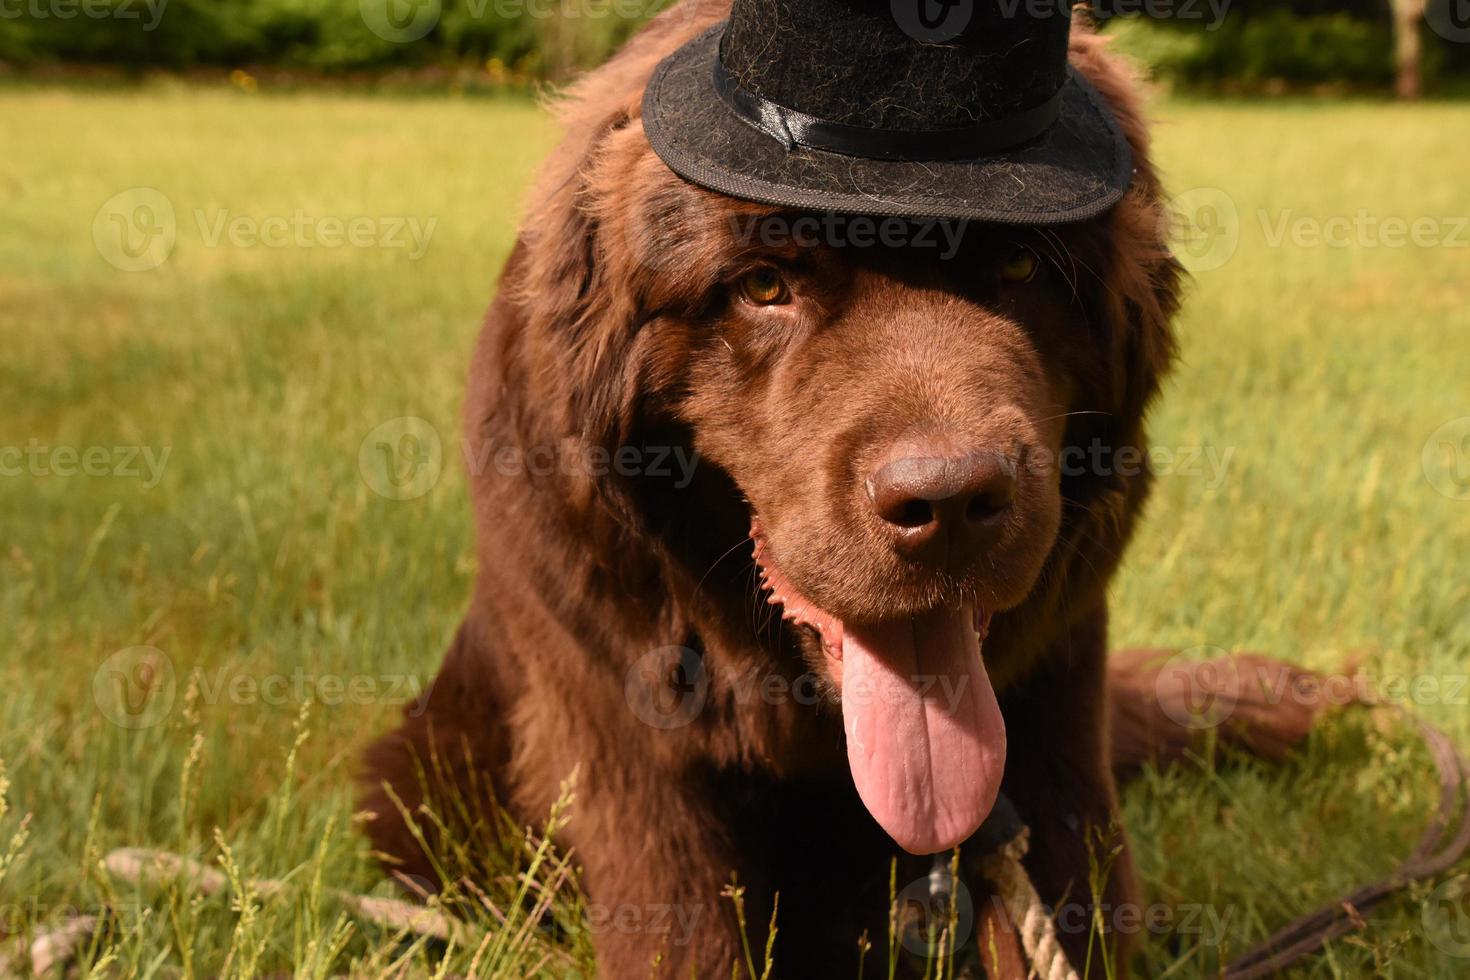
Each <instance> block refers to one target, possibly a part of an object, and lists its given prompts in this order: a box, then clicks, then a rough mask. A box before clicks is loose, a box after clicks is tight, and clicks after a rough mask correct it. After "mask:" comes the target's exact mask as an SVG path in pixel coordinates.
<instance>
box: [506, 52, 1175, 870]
mask: <svg viewBox="0 0 1470 980" xmlns="http://www.w3.org/2000/svg"><path fill="white" fill-rule="evenodd" d="M650 37H651V38H652V40H649V39H648V38H644V39H641V40H642V44H641V46H640V44H639V43H635V44H634V45H633V46H632V48H631V49H630V50H629V52H627V53H625V54H624V55H623V56H622V57H621V58H620V59H619V60H618V61H615V62H614V63H613V64H612V65H610V66H609V67H608V68H606V69H604V70H603V72H602V73H599V74H600V76H601V77H599V76H594V81H595V82H596V83H597V85H598V87H599V90H603V91H605V90H606V87H607V86H608V84H609V80H611V81H612V84H613V87H614V88H616V87H617V80H618V79H619V78H620V77H621V76H620V73H621V75H626V76H627V80H628V81H629V82H631V83H632V84H631V85H630V86H629V91H628V92H625V93H624V94H623V96H624V97H623V98H622V99H620V100H616V105H612V104H611V102H612V101H613V100H609V99H608V98H606V97H598V98H593V97H591V96H590V94H589V92H590V89H588V88H584V91H583V98H582V99H581V100H579V101H577V102H576V103H574V105H575V107H576V112H578V113H581V114H583V115H584V116H585V118H579V117H575V116H574V118H573V120H572V122H573V126H574V127H577V128H580V129H582V130H584V131H585V132H586V133H587V134H588V135H587V136H586V138H585V140H584V141H583V142H580V143H578V142H576V141H574V142H573V143H572V144H571V145H570V146H569V147H564V148H563V150H562V154H561V157H560V158H558V159H557V160H556V161H554V162H553V165H552V167H551V168H550V170H549V172H548V173H547V175H546V177H545V178H544V181H543V184H542V185H541V190H540V192H539V194H538V200H537V202H536V204H535V205H534V206H533V209H534V211H535V213H537V214H538V216H539V220H540V221H541V222H542V224H541V225H540V227H532V228H531V229H529V232H528V234H529V236H530V237H529V239H528V241H527V246H526V248H527V257H526V260H525V261H526V272H525V274H524V275H522V276H521V277H520V279H519V290H518V297H519V303H520V305H521V307H522V309H523V310H524V312H525V316H526V319H527V321H528V322H529V324H530V325H531V328H532V329H534V330H539V331H544V332H545V333H546V335H547V343H548V344H552V345H554V346H557V347H558V348H559V349H561V350H563V351H565V352H566V354H565V359H564V361H563V363H562V364H561V365H559V367H558V370H559V371H560V372H561V379H560V383H561V385H562V390H563V391H564V393H565V396H566V397H565V403H564V410H565V413H566V414H565V420H566V424H567V426H568V427H570V428H573V429H574V430H575V431H576V432H578V433H579V434H580V435H581V436H582V437H585V438H587V439H590V440H593V441H596V442H599V443H601V444H603V445H604V446H605V447H607V449H608V451H614V452H615V451H616V448H617V447H618V446H619V445H622V444H626V443H628V442H629V441H634V442H636V441H638V439H639V438H640V435H639V433H640V430H642V431H647V430H649V429H650V428H658V429H660V430H661V431H673V430H677V431H679V432H681V433H684V434H685V438H687V440H688V441H689V443H690V444H691V445H690V447H689V448H690V449H692V450H693V451H695V452H697V453H698V457H699V466H700V467H701V469H702V470H703V471H704V472H705V473H706V474H709V473H713V474H716V475H717V480H718V482H719V483H720V484H721V485H722V486H725V487H727V488H728V491H729V497H730V498H731V499H730V501H729V505H730V507H732V508H737V509H738V510H739V514H738V517H737V519H738V520H739V522H740V531H739V533H741V534H744V533H747V531H748V533H749V535H750V537H751V538H752V544H751V549H752V550H753V552H754V557H755V560H756V562H757V565H758V568H759V571H760V576H761V582H760V587H761V588H762V589H764V590H765V593H766V595H767V596H768V597H769V598H770V599H771V600H772V601H774V602H775V603H778V604H779V605H780V606H781V607H782V611H783V614H784V616H785V617H786V618H787V619H788V620H791V621H793V622H796V623H799V624H802V627H803V630H802V631H801V632H802V633H803V635H804V636H805V643H806V646H807V649H808V653H809V655H810V656H811V658H812V659H813V660H814V661H816V662H817V663H818V664H819V669H821V670H823V671H825V672H826V673H827V674H828V676H829V677H830V678H831V680H832V682H833V686H834V688H840V689H842V700H843V707H844V714H845V716H846V719H847V728H848V742H849V756H850V758H854V761H853V773H854V776H855V778H856V779H857V782H858V787H859V790H860V791H862V793H863V796H864V799H865V800H866V801H867V802H868V805H869V808H870V809H872V810H873V812H874V815H875V816H876V817H878V819H879V821H880V822H881V823H883V824H884V826H885V827H887V828H888V829H889V830H890V832H891V833H893V835H894V836H895V838H897V839H898V840H899V841H900V843H903V844H904V845H905V846H906V847H908V848H909V849H910V850H914V851H930V850H937V849H939V848H940V847H943V846H948V845H949V844H951V843H954V842H955V841H956V840H958V839H959V838H960V837H962V836H963V835H964V834H967V833H968V832H969V831H970V830H973V824H974V823H975V822H977V813H978V815H979V816H983V812H981V811H983V810H985V809H988V808H989V805H990V798H993V795H994V790H995V788H996V786H998V781H999V767H1000V765H1001V761H1000V760H1001V758H1002V757H1003V748H1004V734H1003V727H1002V726H1001V724H1000V719H999V713H998V710H997V708H996V699H995V695H994V693H993V691H992V689H991V685H990V682H989V680H988V679H987V676H986V667H987V665H986V664H984V663H983V662H982V658H981V657H980V656H979V650H980V643H981V641H982V640H983V638H984V635H985V633H986V630H987V628H988V626H989V623H990V619H991V617H992V616H993V615H994V614H996V613H1004V612H1006V611H1008V610H1014V609H1017V608H1018V607H1022V606H1023V605H1024V604H1026V603H1027V602H1028V599H1031V598H1033V597H1034V596H1035V595H1037V594H1038V593H1041V592H1045V591H1046V589H1045V588H1042V587H1040V586H1039V584H1038V583H1039V582H1040V581H1041V580H1042V579H1043V578H1051V579H1054V580H1055V581H1053V582H1052V583H1051V586H1050V587H1051V588H1052V590H1053V591H1055V589H1056V588H1058V587H1059V586H1058V585H1057V583H1058V582H1061V581H1064V580H1065V579H1066V578H1067V576H1068V575H1069V574H1070V573H1071V571H1072V568H1071V564H1072V558H1073V557H1074V555H1073V554H1072V553H1071V552H1072V551H1074V550H1075V548H1076V545H1077V543H1078V542H1079V541H1085V540H1089V538H1090V539H1092V540H1093V541H1097V540H1102V541H1104V542H1108V541H1112V542H1113V544H1115V545H1120V544H1121V540H1115V539H1117V538H1118V537H1119V535H1120V531H1119V530H1118V528H1117V527H1116V526H1113V527H1109V526H1108V525H1110V524H1114V525H1115V524H1117V523H1118V522H1119V515H1118V514H1117V513H1116V512H1114V511H1116V509H1117V507H1116V502H1117V501H1119V500H1123V499H1132V500H1135V502H1136V498H1138V497H1139V494H1138V492H1137V490H1136V488H1135V487H1133V486H1131V485H1130V482H1136V480H1137V477H1136V476H1135V475H1134V474H1132V473H1130V472H1121V471H1119V470H1118V469H1117V468H1116V467H1112V466H1110V465H1108V463H1107V462H1106V460H1102V459H1100V457H1099V452H1098V447H1102V448H1103V449H1104V450H1107V449H1116V448H1118V447H1122V446H1138V445H1139V444H1140V442H1141V425H1142V417H1143V412H1144V410H1145V407H1146V405H1147V403H1148V401H1149V399H1150V398H1151V397H1152V395H1153V394H1154V392H1155V390H1156V388H1157V384H1158V380H1159V376H1160V374H1161V372H1162V371H1163V369H1164V368H1165V366H1166V364H1167V361H1168V359H1169V357H1170V355H1171V353H1172V341H1171V338H1170V333H1169V329H1168V319H1169V317H1170V315H1171V314H1172V312H1173V309H1174V303H1175V292H1176V288H1177V273H1176V268H1175V266H1174V264H1173V263H1172V261H1171V259H1170V258H1169V255H1168V251H1167V248H1166V247H1165V245H1164V243H1163V241H1162V240H1161V230H1162V229H1161V224H1162V223H1161V221H1160V213H1159V206H1158V205H1159V201H1158V197H1159V190H1158V186H1157V183H1156V180H1155V177H1154V175H1153V172H1152V170H1151V169H1150V166H1149V163H1148V156H1147V147H1146V145H1145V142H1144V131H1143V127H1142V124H1141V122H1140V120H1139V117H1138V114H1137V111H1136V109H1137V107H1136V106H1135V105H1134V103H1133V100H1132V97H1131V95H1130V94H1129V93H1130V92H1131V80H1130V79H1128V78H1127V77H1126V76H1125V74H1124V73H1123V72H1122V70H1121V69H1120V68H1119V67H1118V66H1116V65H1115V64H1114V63H1112V62H1111V61H1110V60H1108V59H1107V58H1106V57H1105V56H1104V55H1103V53H1102V51H1101V47H1100V45H1098V44H1097V43H1096V41H1095V39H1093V38H1091V37H1089V36H1086V35H1082V36H1080V37H1079V38H1078V40H1077V46H1076V49H1075V50H1074V61H1075V62H1076V63H1078V65H1079V67H1080V68H1081V69H1082V70H1083V71H1084V72H1086V73H1087V74H1088V75H1089V76H1090V78H1091V80H1092V82H1093V84H1094V85H1095V86H1096V87H1097V88H1098V89H1099V90H1100V91H1101V92H1102V93H1103V94H1104V96H1105V97H1107V98H1109V99H1110V101H1112V103H1113V105H1114V109H1115V111H1116V112H1117V114H1118V116H1119V118H1120V121H1121V122H1122V125H1123V127H1124V129H1125V132H1126V133H1127V134H1128V136H1129V138H1130V141H1131V142H1132V149H1133V153H1134V157H1135V160H1136V161H1137V163H1138V170H1137V174H1136V176H1135V181H1134V185H1133V187H1132V188H1131V189H1130V191H1129V193H1128V195H1127V196H1126V197H1125V199H1124V200H1123V202H1122V203H1121V204H1119V205H1118V207H1117V208H1115V209H1114V210H1113V211H1111V212H1109V213H1108V214H1105V215H1103V216H1101V217H1099V218H1097V219H1094V220H1093V221H1090V222H1087V223H1083V224H1079V225H1075V226H1067V227H1058V228H1052V229H1042V228H1021V227H1002V226H988V225H982V224H968V225H967V224H965V223H962V222H956V221H942V222H936V221H904V220H898V219H883V218H872V217H866V216H860V215H825V214H802V213H791V212H786V211H781V210H777V209H774V208H768V207H763V206H761V205H756V204H751V203H747V202H741V201H737V200H734V199H731V198H727V197H723V196H721V195H718V194H715V193H712V192H710V191H707V190H704V189H702V188H699V187H696V186H694V185H691V184H688V183H686V182H684V181H683V180H682V179H680V178H679V177H677V176H675V175H674V174H673V173H672V172H670V171H669V170H668V169H667V168H666V167H665V166H664V165H663V164H662V162H661V161H659V160H658V158H657V157H656V156H655V155H654V154H653V153H652V151H651V150H650V149H649V147H648V143H647V140H646V139H645V138H644V136H643V133H642V130H641V127H640V126H639V124H638V118H637V102H636V92H637V90H638V89H639V88H641V85H639V84H637V80H638V79H639V78H640V77H643V78H646V73H647V70H648V69H649V68H651V63H652V61H653V60H656V59H655V58H654V55H656V54H657V53H658V52H659V51H661V50H663V49H664V48H666V47H667V43H668V42H667V39H663V42H662V43H659V40H658V39H659V33H658V31H657V29H655V31H653V32H652V34H651V35H650ZM644 48H647V49H648V50H644ZM548 219H550V220H549V223H548ZM663 500H664V506H669V505H670V502H669V500H668V498H663ZM619 506H620V507H621V508H622V509H623V510H624V512H625V515H626V516H627V518H628V519H629V520H632V521H634V522H638V521H640V520H642V519H645V518H647V517H648V515H640V514H638V513H637V510H636V505H629V504H628V502H627V500H626V499H624V500H622V501H621V503H620V504H619ZM674 506H677V504H674ZM1110 508H1111V510H1110ZM709 520H710V521H711V522H713V523H716V524H718V521H716V520H715V518H714V517H713V516H711V517H709ZM734 543H736V542H727V543H726V544H727V545H728V544H734ZM1114 550H1115V549H1114ZM747 554H750V552H747ZM1114 560H1115V557H1114V556H1113V555H1109V556H1108V557H1107V559H1106V561H1105V562H1104V564H1108V563H1110V562H1112V561H1114ZM692 571H693V573H694V574H696V575H698V574H699V573H700V571H701V569H693V570H692ZM1103 574H1106V572H1105V571H1104V572H1103ZM743 598H745V599H748V598H749V597H748V596H747V597H743ZM1052 612H1055V610H1052ZM990 666H991V669H992V672H993V670H994V667H993V665H990ZM916 674H931V675H942V676H947V677H949V678H950V679H951V680H955V679H958V680H960V681H961V682H962V684H963V683H968V684H969V688H968V690H966V691H964V692H962V693H961V695H960V696H959V698H958V700H957V701H951V703H950V704H948V705H947V706H946V709H945V717H936V716H935V714H934V709H933V705H932V704H930V703H929V702H927V701H926V700H925V699H924V698H922V697H917V698H916V697H912V696H910V695H911V693H912V692H911V690H910V689H911V688H912V683H911V682H912V680H913V678H914V676H915V675H916ZM859 687H860V688H861V690H857V688H859ZM916 740H922V741H923V742H924V743H925V746H926V748H927V751H928V753H929V755H930V756H934V757H939V756H949V757H952V758H953V759H955V760H958V761H955V762H953V763H952V765H953V766H958V767H959V768H960V769H961V770H964V772H963V773H962V774H961V775H957V776H956V777H955V780H953V781H952V782H953V783H954V786H953V788H946V786H945V785H942V783H943V782H944V778H943V777H942V775H941V774H940V773H939V772H938V771H937V770H935V769H934V768H933V767H932V766H930V765H929V764H928V763H927V762H925V763H923V764H920V761H918V760H916V759H915V758H914V757H913V753H914V752H915V751H916V750H915V749H914V747H913V746H914V743H915V741H916ZM855 745H856V748H855V747H854V746H855ZM854 752H856V753H857V754H858V755H860V756H862V757H863V761H861V763H860V762H859V761H857V760H856V758H855V757H854ZM874 760H877V761H874ZM904 779H910V780H912V779H919V780H920V781H923V782H925V783H926V787H927V788H926V792H928V793H929V795H930V798H929V799H928V800H927V801H926V802H924V803H923V804H922V805H921V806H918V807H915V806H914V805H913V800H912V797H913V795H914V792H917V791H918V789H917V788H916V787H912V786H908V787H906V786H903V785H897V784H896V782H895V781H897V782H899V783H901V782H902V781H903V780H904ZM977 783H979V784H981V787H982V791H981V792H980V793H979V794H978V795H979V796H981V797H984V796H985V795H986V790H987V788H988V792H989V796H990V798H985V799H980V800H978V801H975V800H974V799H973V797H975V796H976V795H977V794H976V793H975V792H974V787H975V785H976V784H977ZM929 784H934V785H929ZM911 791H913V792H911ZM916 809H917V810H920V811H925V812H923V813H919V814H917V815H916V814H915V813H914V812H913V811H915V810H916Z"/></svg>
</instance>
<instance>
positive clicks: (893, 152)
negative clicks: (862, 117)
mask: <svg viewBox="0 0 1470 980" xmlns="http://www.w3.org/2000/svg"><path fill="white" fill-rule="evenodd" d="M714 85H715V91H716V92H718V93H719V96H720V98H721V99H723V100H724V102H725V104H726V105H728V106H729V107H730V108H731V109H733V110H734V111H735V113H736V115H738V116H739V117H740V118H741V119H744V120H745V121H746V122H748V123H750V124H751V125H752V126H754V127H755V128H756V129H759V130H760V131H761V132H763V133H765V134H767V135H768V136H770V137H772V138H773V139H775V140H777V141H779V142H780V143H781V144H782V145H783V146H785V147H786V149H787V150H788V151H790V150H794V149H796V147H798V146H804V147H807V148H809V149H813V150H826V151H828V152H831V153H841V154H844V155H846V156H853V157H865V158H867V159H870V160H973V159H977V158H979V157H983V156H986V155H987V154H991V153H999V152H1001V151H1002V150H1008V149H1010V148H1012V147H1014V146H1019V145H1020V144H1022V143H1025V142H1026V141H1028V140H1032V139H1035V138H1036V137H1038V136H1040V135H1041V134H1042V133H1044V132H1046V131H1047V129H1049V128H1050V127H1051V124H1052V123H1054V122H1056V119H1057V114H1058V112H1059V111H1060V109H1061V104H1062V93H1061V90H1060V89H1059V90H1057V91H1056V92H1055V93H1054V94H1053V95H1052V96H1051V98H1049V99H1047V100H1046V101H1044V102H1042V103H1040V104H1038V105H1035V106H1032V107H1031V108H1029V109H1023V110H1021V111H1020V112H1017V113H1013V114H1012V115H1009V116H1005V117H1004V118H1001V119H986V120H982V121H981V122H978V123H976V124H975V125H973V126H958V127H953V128H949V129H919V130H914V129H903V130H899V129H868V128H865V127H863V126H850V125H848V124H846V123H840V122H833V121H832V120H830V119H823V118H821V117H820V116H813V115H808V114H807V113H805V112H799V111H797V110H796V109H788V108H787V107H785V106H783V105H778V104H777V103H775V102H772V101H771V100H769V99H766V98H763V97H761V96H759V95H756V94H755V93H754V92H751V91H748V90H746V89H743V88H741V87H740V83H739V82H737V81H736V80H735V79H734V77H732V76H731V75H730V74H729V73H728V72H727V71H725V66H724V64H723V62H722V60H721V59H720V58H719V57H718V56H717V57H716V58H715V59H714Z"/></svg>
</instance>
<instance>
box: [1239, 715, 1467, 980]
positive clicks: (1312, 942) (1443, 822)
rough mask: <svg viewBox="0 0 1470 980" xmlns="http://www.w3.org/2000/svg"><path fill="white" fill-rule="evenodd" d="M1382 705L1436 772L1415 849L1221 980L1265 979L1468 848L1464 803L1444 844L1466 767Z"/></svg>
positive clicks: (1433, 735)
mask: <svg viewBox="0 0 1470 980" xmlns="http://www.w3.org/2000/svg"><path fill="white" fill-rule="evenodd" d="M1386 707H1392V708H1394V709H1395V710H1396V712H1397V714H1398V715H1399V717H1400V718H1401V719H1404V720H1408V721H1412V722H1414V723H1415V724H1416V725H1417V726H1418V728H1419V734H1420V736H1421V737H1422V738H1423V739H1424V744H1425V745H1426V746H1427V747H1428V749H1429V753H1430V756H1431V757H1432V758H1433V759H1434V767H1435V769H1437V770H1438V771H1439V807H1438V809H1436V811H1435V813H1434V816H1433V818H1431V819H1430V821H1429V825H1428V826H1426V827H1425V828H1424V833H1423V834H1422V835H1421V836H1420V838H1419V843H1418V845H1417V846H1415V848H1414V850H1413V852H1411V853H1410V854H1409V857H1408V858H1407V859H1406V860H1405V861H1404V862H1403V863H1402V864H1400V865H1399V866H1398V868H1397V870H1395V871H1394V872H1393V874H1391V875H1389V876H1388V877H1387V878H1383V879H1381V880H1379V881H1375V882H1372V883H1370V884H1367V885H1363V886H1362V887H1360V888H1358V889H1356V890H1355V891H1352V892H1349V893H1348V894H1346V895H1344V896H1343V897H1342V898H1340V899H1338V900H1337V901H1335V902H1331V903H1329V904H1327V905H1324V906H1322V907H1321V908H1319V909H1317V910H1316V911H1315V912H1310V913H1308V914H1306V915H1304V916H1301V917H1300V918H1298V919H1296V920H1294V921H1292V922H1290V923H1288V924H1287V925H1286V926H1284V927H1282V928H1281V929H1280V930H1278V931H1277V932H1276V933H1275V934H1274V935H1273V936H1271V937H1270V938H1269V939H1266V940H1264V941H1262V942H1260V943H1257V944H1256V945H1255V946H1252V947H1251V948H1250V949H1249V950H1247V951H1246V952H1245V953H1244V954H1242V955H1241V956H1239V957H1238V958H1236V959H1235V960H1233V961H1231V963H1230V964H1229V965H1228V966H1227V967H1226V968H1225V972H1224V973H1223V974H1222V977H1223V980H1254V978H1256V977H1264V976H1269V975H1270V974H1272V973H1275V972H1276V971H1278V970H1280V969H1282V968H1283V967H1285V966H1287V965H1289V964H1291V963H1295V962H1296V961H1297V960H1300V959H1302V958H1304V957H1306V956H1309V955H1311V954H1312V953H1315V952H1316V951H1317V950H1319V949H1321V948H1322V947H1323V946H1325V945H1326V944H1327V943H1328V942H1330V941H1332V940H1333V939H1336V938H1338V937H1339V936H1342V935H1344V934H1345V933H1347V932H1349V931H1351V930H1352V929H1354V928H1357V927H1358V926H1359V925H1360V924H1361V923H1362V921H1363V920H1362V914H1361V913H1363V912H1365V911H1367V910H1369V909H1371V908H1373V907H1374V906H1375V905H1378V904H1379V903H1380V902H1382V901H1383V900H1384V899H1385V898H1387V897H1389V896H1390V895H1392V894H1394V893H1395V892H1397V891H1400V890H1401V889H1403V888H1405V887H1407V886H1408V885H1411V884H1413V883H1414V882H1416V881H1423V880H1424V879H1426V878H1432V877H1434V876H1436V875H1438V874H1441V873H1442V872H1444V871H1446V870H1448V869H1449V868H1451V867H1453V866H1454V864H1455V862H1457V861H1459V859H1460V857H1461V856H1462V855H1463V854H1464V853H1465V850H1466V848H1467V847H1470V805H1467V806H1466V807H1465V808H1464V811H1463V812H1462V813H1461V814H1460V822H1459V825H1458V827H1456V829H1455V833H1454V836H1452V837H1450V838H1449V841H1448V842H1446V841H1445V834H1446V832H1447V831H1448V830H1449V828H1450V826H1451V824H1452V822H1453V820H1454V817H1455V813H1456V812H1457V811H1459V810H1460V796H1461V788H1462V787H1463V786H1464V785H1465V783H1466V781H1467V780H1470V765H1467V764H1466V762H1465V757H1464V756H1463V755H1461V754H1460V750H1459V749H1458V748H1456V747H1455V743H1454V742H1452V741H1451V740H1450V738H1449V736H1447V735H1446V734H1445V733H1444V732H1443V731H1441V730H1440V729H1438V728H1436V727H1434V726H1433V725H1431V724H1429V722H1427V721H1425V720H1424V719H1422V718H1416V717H1415V716H1413V715H1411V714H1409V712H1407V711H1406V710H1404V709H1403V708H1401V707H1399V706H1397V705H1386ZM1441 845H1443V846H1441Z"/></svg>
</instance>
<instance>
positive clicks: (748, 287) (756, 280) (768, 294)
mask: <svg viewBox="0 0 1470 980" xmlns="http://www.w3.org/2000/svg"><path fill="white" fill-rule="evenodd" d="M740 295H742V296H744V297H745V299H746V301H747V302H750V303H754V304H755V305H756V306H777V305H779V304H781V303H786V302H788V301H790V299H791V291H790V290H789V289H787V288H786V280H785V279H782V278H781V273H779V272H777V271H776V270H775V269H773V268H772V267H771V266H768V265H763V266H760V267H759V268H755V269H751V270H750V271H749V272H747V273H746V274H745V275H744V276H742V277H741V279H740Z"/></svg>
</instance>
